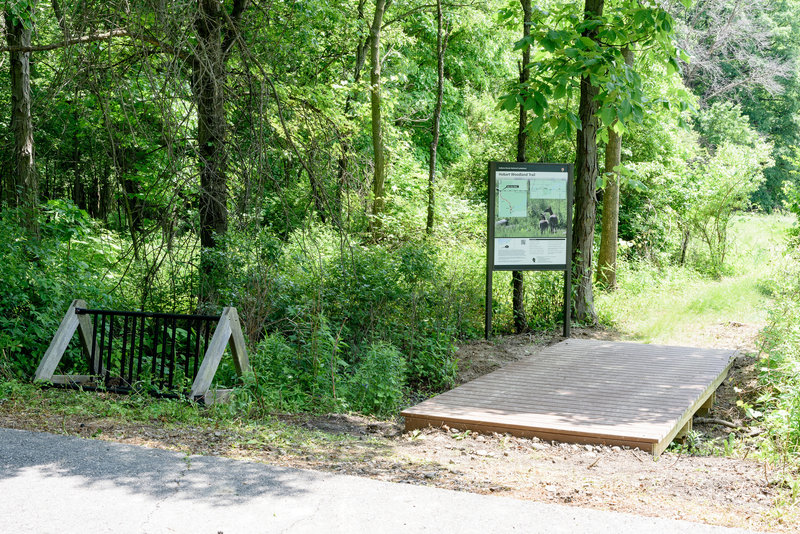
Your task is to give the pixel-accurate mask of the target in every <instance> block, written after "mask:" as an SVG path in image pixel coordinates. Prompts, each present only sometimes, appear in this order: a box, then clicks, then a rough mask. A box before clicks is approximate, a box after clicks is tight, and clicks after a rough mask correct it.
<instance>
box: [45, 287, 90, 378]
mask: <svg viewBox="0 0 800 534" xmlns="http://www.w3.org/2000/svg"><path fill="white" fill-rule="evenodd" d="M85 305H86V303H85V302H84V301H82V300H80V299H75V300H73V301H72V304H70V305H69V309H67V313H66V314H65V315H64V318H63V319H62V320H61V324H60V325H59V326H58V330H56V334H55V335H54V336H53V339H52V340H51V341H50V346H48V347H47V350H46V351H45V353H44V356H43V357H42V361H40V362H39V366H38V367H37V368H36V373H35V374H34V375H33V379H34V380H50V379H51V378H52V377H53V373H55V371H56V367H58V363H59V362H60V361H61V357H62V356H63V355H64V351H65V350H67V346H68V345H69V342H70V340H71V339H72V335H73V334H74V333H75V330H76V329H77V328H78V316H77V314H76V313H75V308H79V307H82V306H85Z"/></svg>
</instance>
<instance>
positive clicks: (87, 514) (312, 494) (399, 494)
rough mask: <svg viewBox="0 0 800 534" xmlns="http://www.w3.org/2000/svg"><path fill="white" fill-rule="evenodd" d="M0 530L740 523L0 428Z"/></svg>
mask: <svg viewBox="0 0 800 534" xmlns="http://www.w3.org/2000/svg"><path fill="white" fill-rule="evenodd" d="M0 532H2V533H15V534H19V533H37V534H39V533H58V534H63V533H81V534H84V533H102V532H114V533H175V532H177V533H187V534H205V533H208V534H218V533H224V534H237V533H247V534H251V533H262V532H263V533H273V532H292V533H295V532H297V533H300V532H314V533H328V532H343V533H344V532H346V533H348V534H357V533H360V532H370V533H373V532H375V533H379V532H380V533H383V532H403V533H405V534H408V533H413V532H436V533H469V532H475V533H481V534H485V533H489V532H525V533H538V532H542V533H544V532H546V533H562V532H563V533H575V532H587V533H588V532H591V533H615V534H616V533H622V532H631V533H637V534H638V533H648V534H650V533H659V532H664V533H676V532H685V533H689V532H691V533H692V534H704V533H718V534H726V533H734V532H744V531H741V530H731V529H724V528H718V527H709V526H705V525H698V524H696V523H689V522H685V521H672V520H666V519H653V518H645V517H638V516H633V515H629V514H620V513H613V512H603V511H598V510H588V509H582V508H576V507H569V506H561V505H554V504H543V503H536V502H528V501H519V500H516V499H509V498H503V497H492V496H484V495H476V494H472V493H464V492H455V491H448V490H442V489H437V488H430V487H424V486H412V485H408V484H391V483H388V482H380V481H376V480H370V479H363V478H356V477H349V476H340V475H331V474H326V473H318V472H314V471H304V470H300V469H289V468H282V467H273V466H268V465H263V464H257V463H250V462H239V461H234V460H228V459H225V458H216V457H204V456H186V455H183V454H179V453H174V452H169V451H163V450H158V449H147V448H143V447H133V446H128V445H121V444H118V443H109V442H104V441H97V440H85V439H79V438H73V437H64V436H55V435H52V434H42V433H34V432H23V431H18V430H7V429H0Z"/></svg>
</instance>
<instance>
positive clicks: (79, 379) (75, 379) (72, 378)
mask: <svg viewBox="0 0 800 534" xmlns="http://www.w3.org/2000/svg"><path fill="white" fill-rule="evenodd" d="M93 378H95V377H94V376H93V375H53V376H51V377H50V382H52V383H53V384H66V385H79V384H86V383H87V382H91V381H92V379H93Z"/></svg>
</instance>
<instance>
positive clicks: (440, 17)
mask: <svg viewBox="0 0 800 534" xmlns="http://www.w3.org/2000/svg"><path fill="white" fill-rule="evenodd" d="M448 36H449V31H448V32H447V33H445V31H444V14H443V13H442V0H436V60H437V65H436V66H437V68H436V72H437V84H436V105H435V106H434V108H433V125H432V126H431V133H432V134H433V139H432V140H431V148H430V156H429V158H428V218H427V220H426V221H425V231H426V232H427V233H428V234H431V233H433V217H434V214H435V207H436V197H435V186H436V153H437V151H438V149H439V127H440V124H441V120H442V101H443V100H444V52H445V50H446V49H447V38H448Z"/></svg>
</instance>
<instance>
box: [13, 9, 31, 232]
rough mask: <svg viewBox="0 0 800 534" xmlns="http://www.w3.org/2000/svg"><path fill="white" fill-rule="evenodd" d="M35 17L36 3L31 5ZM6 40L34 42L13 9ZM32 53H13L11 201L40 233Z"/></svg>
mask: <svg viewBox="0 0 800 534" xmlns="http://www.w3.org/2000/svg"><path fill="white" fill-rule="evenodd" d="M28 9H29V10H30V13H31V16H33V2H31V3H30V4H28ZM5 23H6V40H7V42H8V46H9V47H10V48H11V47H28V46H30V45H31V28H30V25H29V26H28V27H27V28H26V27H25V26H24V25H23V24H22V21H20V20H19V19H18V18H17V17H16V16H14V15H12V14H11V13H10V12H8V11H6V12H5ZM30 56H31V54H30V52H24V51H16V52H15V51H12V52H9V60H10V61H9V66H10V69H9V70H10V77H11V131H12V132H13V134H14V160H13V163H12V164H13V168H14V172H13V176H14V178H13V180H12V181H11V183H12V184H13V189H14V191H13V194H12V195H11V198H10V200H11V201H12V204H13V205H15V206H16V207H18V208H19V209H20V211H21V214H22V224H23V225H24V226H25V227H26V228H27V229H28V231H29V232H31V233H32V234H34V235H37V234H38V233H39V222H38V217H37V208H38V198H39V181H38V177H37V175H36V160H35V158H36V154H35V150H34V144H33V119H32V117H31V64H30Z"/></svg>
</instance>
